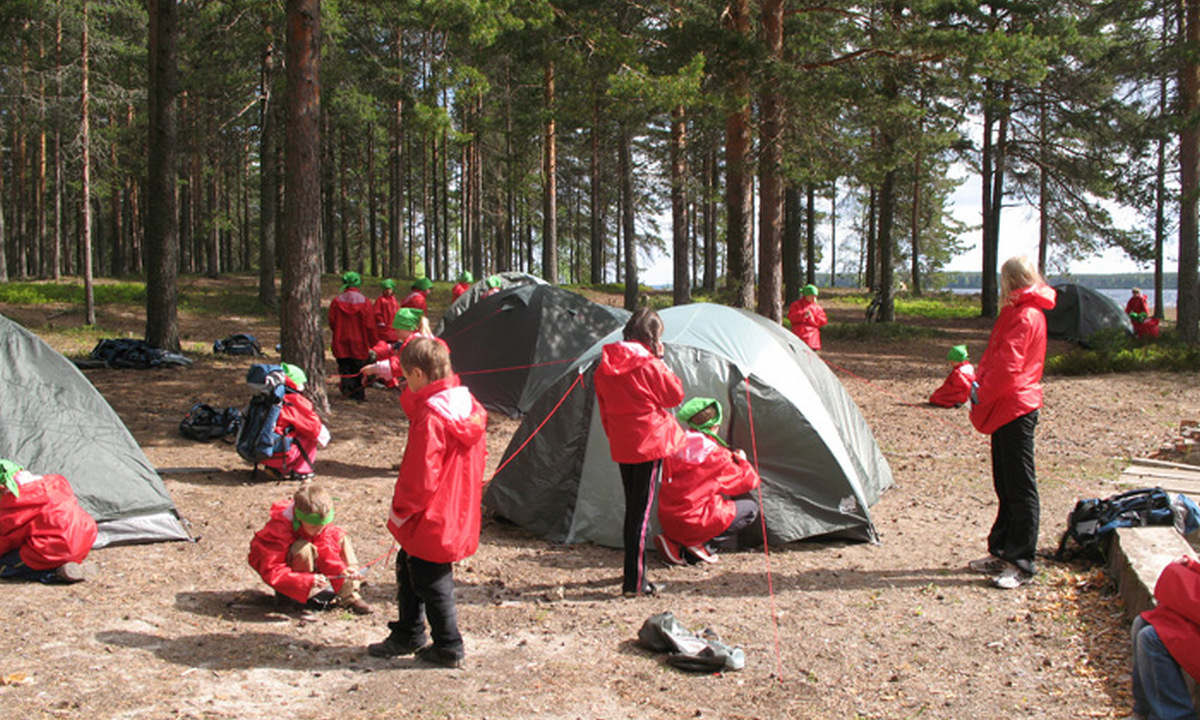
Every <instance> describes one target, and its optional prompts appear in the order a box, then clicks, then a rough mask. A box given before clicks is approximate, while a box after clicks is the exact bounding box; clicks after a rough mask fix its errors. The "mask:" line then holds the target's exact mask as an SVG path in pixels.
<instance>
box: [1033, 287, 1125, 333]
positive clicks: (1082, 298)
mask: <svg viewBox="0 0 1200 720" xmlns="http://www.w3.org/2000/svg"><path fill="white" fill-rule="evenodd" d="M1053 287H1054V292H1055V295H1056V296H1057V297H1056V299H1055V303H1054V307H1053V308H1051V309H1049V310H1045V311H1043V312H1045V313H1046V334H1047V335H1049V336H1050V337H1052V338H1055V339H1057V340H1066V341H1068V342H1074V343H1079V344H1080V345H1083V346H1084V347H1087V346H1088V341H1089V340H1090V338H1091V337H1092V335H1094V334H1095V333H1097V332H1099V331H1100V330H1105V329H1109V328H1111V329H1114V330H1119V331H1121V332H1124V333H1126V334H1128V335H1133V323H1131V322H1130V321H1129V316H1128V315H1126V314H1125V311H1124V310H1123V309H1122V308H1121V306H1119V305H1117V303H1116V301H1115V300H1113V299H1112V298H1110V297H1109V296H1107V295H1105V294H1104V293H1099V292H1096V291H1095V290H1093V289H1091V288H1089V287H1084V286H1083V285H1077V284H1075V283H1062V284H1058V285H1054V286H1053Z"/></svg>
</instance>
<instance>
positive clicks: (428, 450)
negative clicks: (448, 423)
mask: <svg viewBox="0 0 1200 720" xmlns="http://www.w3.org/2000/svg"><path fill="white" fill-rule="evenodd" d="M418 415H419V418H418V419H417V420H416V422H414V423H413V424H412V425H411V426H410V427H409V429H408V443H407V444H406V445H405V447H404V458H403V459H402V460H401V461H400V475H399V477H398V478H397V482H396V489H395V492H394V493H393V494H392V513H393V514H394V516H395V517H396V518H397V519H400V520H402V519H404V518H407V517H409V516H411V515H414V514H416V513H419V512H421V511H423V510H425V508H427V507H428V506H429V503H430V500H432V499H433V496H434V493H436V492H437V489H438V486H439V485H441V481H442V478H441V467H440V464H439V463H438V462H437V460H439V459H440V458H441V457H442V455H443V454H444V451H445V446H446V438H445V436H444V433H443V432H442V431H443V428H442V426H441V422H440V420H439V418H438V417H437V415H436V414H435V413H432V412H429V411H428V410H424V411H422V412H419V413H418Z"/></svg>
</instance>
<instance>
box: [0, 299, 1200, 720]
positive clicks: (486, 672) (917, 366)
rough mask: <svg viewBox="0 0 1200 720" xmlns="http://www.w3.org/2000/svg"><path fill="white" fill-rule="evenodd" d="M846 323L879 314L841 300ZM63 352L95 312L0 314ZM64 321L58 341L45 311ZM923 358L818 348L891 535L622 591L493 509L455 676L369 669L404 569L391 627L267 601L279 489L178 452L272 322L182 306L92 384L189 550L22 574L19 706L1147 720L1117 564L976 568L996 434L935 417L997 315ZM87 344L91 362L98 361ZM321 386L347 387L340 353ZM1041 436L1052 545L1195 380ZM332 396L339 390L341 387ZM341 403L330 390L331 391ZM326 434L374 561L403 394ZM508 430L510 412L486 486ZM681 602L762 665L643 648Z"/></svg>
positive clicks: (880, 521)
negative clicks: (872, 466) (1133, 671)
mask: <svg viewBox="0 0 1200 720" xmlns="http://www.w3.org/2000/svg"><path fill="white" fill-rule="evenodd" d="M830 310H831V316H832V320H833V321H835V322H838V321H841V322H859V321H860V318H861V311H860V310H854V309H851V308H850V307H849V306H845V307H839V306H838V305H837V303H836V301H834V302H831V303H830ZM3 311H4V312H5V314H8V315H10V316H15V317H16V318H18V319H19V320H21V321H22V322H24V323H25V324H27V325H29V326H30V327H32V328H33V329H34V330H35V331H38V332H40V333H42V334H43V336H44V337H45V338H46V339H47V340H48V341H49V342H51V344H53V345H54V346H55V347H57V348H58V349H60V350H63V351H65V352H68V353H69V352H78V351H79V350H80V348H79V347H78V341H77V340H74V339H73V337H74V336H73V335H72V334H71V333H70V332H61V330H62V329H63V327H64V326H66V327H69V326H70V325H71V324H72V323H73V322H74V323H75V324H77V320H75V319H73V318H74V315H73V314H72V313H70V312H67V313H65V314H59V315H54V313H56V312H59V311H56V310H54V309H47V308H22V307H16V308H12V307H10V308H4V309H3ZM50 315H54V317H55V327H54V328H51V327H50V326H49V325H48V324H47V323H48V317H49V316H50ZM100 322H101V324H102V326H104V327H106V328H111V329H113V330H114V331H115V332H122V333H124V332H128V333H132V334H133V335H134V336H138V335H140V331H141V327H142V320H141V318H140V313H139V312H138V310H137V309H136V308H132V309H130V308H102V311H101V319H100ZM936 325H937V327H938V334H937V335H936V337H934V338H931V339H923V340H921V341H913V342H886V343H863V342H850V341H836V342H827V347H826V349H825V351H824V352H823V353H822V356H823V357H824V358H825V359H826V360H827V361H828V362H829V363H830V365H831V366H833V367H834V368H835V370H836V371H837V372H838V375H839V377H840V378H841V379H842V382H843V383H844V384H845V386H846V388H847V389H848V390H849V392H850V394H851V396H852V397H853V398H854V399H855V401H856V402H857V403H858V404H859V406H860V407H861V409H862V411H863V413H864V415H865V416H866V418H867V420H868V422H869V423H870V425H871V427H872V428H873V430H874V432H875V434H876V438H877V440H878V441H879V443H880V445H881V447H882V448H883V450H884V452H885V454H886V455H887V457H888V459H889V461H890V463H891V465H892V469H893V471H894V473H895V477H896V486H895V487H894V488H892V489H891V490H890V491H888V492H887V493H886V494H885V495H884V497H883V499H882V500H881V501H880V502H879V503H878V504H877V505H876V506H875V507H874V508H873V509H872V513H873V517H874V520H875V523H876V525H877V527H878V529H879V531H880V533H881V537H882V540H881V543H880V544H878V545H869V544H845V543H839V542H816V541H812V542H802V543H796V544H792V545H789V546H784V547H774V548H771V551H770V554H769V555H768V556H764V555H763V554H761V553H739V554H726V555H724V556H722V558H721V561H720V562H719V563H718V564H716V565H712V566H705V567H689V568H675V567H672V568H667V567H663V566H660V565H659V564H658V563H657V561H655V560H652V561H651V562H652V567H653V571H652V572H653V575H652V577H653V578H654V579H656V580H660V581H665V582H667V583H668V587H667V589H666V591H665V593H664V594H663V595H662V596H661V597H658V598H647V599H637V600H624V599H621V598H620V574H621V570H620V563H621V556H620V553H619V552H618V551H615V550H611V549H607V548H601V547H595V546H587V545H585V546H566V547H564V546H556V545H552V544H549V543H547V542H545V541H543V540H541V539H539V538H536V537H534V536H531V535H530V534H528V533H526V532H525V531H523V530H521V529H519V528H514V527H512V526H509V525H506V524H503V523H500V522H497V521H493V520H489V521H485V526H484V529H483V539H482V544H481V546H480V549H479V552H478V553H477V554H476V555H475V556H474V557H472V558H470V559H468V560H466V561H464V562H462V563H460V564H459V566H458V567H457V570H456V579H457V587H458V604H459V610H460V625H461V628H462V630H463V632H464V635H465V636H466V641H467V652H468V657H467V661H466V664H465V667H464V668H463V669H461V670H454V671H448V670H441V669H430V668H426V667H422V666H419V665H416V664H415V663H414V661H413V660H412V659H410V658H402V659H395V660H378V659H374V658H370V657H368V656H367V655H366V653H365V646H366V645H367V644H368V643H370V642H375V641H378V640H381V639H382V638H383V637H384V636H385V635H386V634H387V627H386V623H387V621H388V620H389V619H391V618H393V617H394V614H395V612H396V610H395V600H394V593H395V579H394V575H393V569H392V566H391V565H390V564H388V565H386V566H385V562H384V561H381V562H379V563H377V564H376V565H374V566H372V568H371V570H370V571H369V574H368V576H369V579H370V583H369V584H368V585H367V587H366V588H365V590H364V594H365V596H366V599H367V600H368V601H369V602H371V603H372V604H373V605H374V606H375V608H376V613H375V614H373V615H370V616H366V617H356V616H352V615H349V614H346V613H344V612H330V613H322V614H319V615H307V614H302V613H295V612H283V611H280V610H278V609H276V607H275V606H274V604H273V603H272V602H271V601H270V598H269V596H268V594H267V590H268V588H267V587H266V586H265V585H264V584H263V583H262V582H261V581H260V580H259V578H258V577H257V575H256V574H255V573H254V572H253V571H252V570H251V569H250V567H249V566H248V565H247V564H246V560H245V558H246V551H247V545H248V542H249V539H250V536H251V535H252V534H253V533H254V532H255V531H256V530H257V529H258V528H259V527H261V525H262V524H263V523H264V522H265V520H266V516H267V508H268V507H269V506H270V504H271V502H272V501H274V500H276V499H279V498H282V497H286V496H288V495H289V494H290V493H291V492H292V491H293V490H294V488H293V486H292V485H290V484H287V483H275V482H262V481H259V482H252V481H251V479H250V473H249V471H248V468H247V466H246V465H245V464H244V463H242V462H241V461H240V459H239V458H238V457H237V456H236V453H235V452H234V450H233V448H232V446H230V445H226V444H222V443H219V442H218V443H211V444H202V443H196V442H192V441H189V440H186V439H184V438H182V437H180V436H179V434H178V432H177V429H176V426H177V423H178V421H179V419H180V418H182V416H183V414H184V413H185V412H186V410H187V409H188V407H190V406H191V405H192V404H193V403H195V402H207V403H209V404H212V405H217V406H221V407H224V406H231V405H236V406H240V405H243V404H244V403H245V400H246V396H247V393H246V390H245V387H244V385H243V384H242V378H243V376H244V370H245V367H246V361H245V360H242V359H229V358H218V357H214V356H212V355H211V353H210V352H207V351H202V350H203V349H204V348H208V347H211V343H212V341H213V340H215V339H217V338H219V337H222V336H224V335H226V334H228V333H230V332H234V331H239V330H247V331H249V332H253V333H255V334H257V335H258V336H259V337H260V339H261V340H262V344H263V346H264V347H273V346H274V344H275V342H276V339H277V336H278V331H277V329H274V328H272V327H271V321H270V320H269V319H266V318H214V317H202V316H194V315H187V314H185V315H184V316H182V317H181V327H182V329H183V334H184V337H185V345H186V347H188V348H190V349H191V352H189V354H190V355H191V356H192V357H194V358H195V359H196V360H197V362H196V364H195V365H193V366H191V367H190V368H187V369H182V370H181V369H169V370H159V371H133V370H120V371H118V370H89V371H87V375H88V377H89V378H90V379H91V380H92V382H93V383H94V384H95V385H96V386H97V388H99V389H100V391H101V392H102V393H104V395H105V396H106V397H107V398H108V399H109V401H110V402H111V403H112V404H113V406H114V408H115V409H116V410H117V412H118V413H119V414H120V415H121V417H122V418H123V419H124V420H125V422H126V423H127V425H128V427H129V429H130V430H131V432H132V433H133V434H134V436H135V437H136V438H137V440H138V442H139V443H140V444H141V445H142V447H143V448H144V449H145V451H146V453H147V455H148V456H149V458H150V460H151V461H152V462H153V463H154V464H155V465H156V466H157V467H158V468H160V469H161V471H162V474H163V476H164V478H165V482H166V485H167V488H168V489H169V491H170V493H171V495H172V497H173V498H174V500H175V502H176V504H177V505H178V508H179V512H180V514H181V515H182V516H183V517H184V518H186V520H187V521H188V522H189V523H190V526H191V531H192V532H193V534H194V535H195V537H196V541H195V542H191V543H165V544H153V545H139V546H126V547H114V548H106V549H103V550H99V551H96V552H95V553H93V555H92V557H91V560H92V562H94V564H95V566H96V575H95V577H93V578H92V579H91V580H89V581H88V582H85V583H82V584H79V585H73V586H68V587H48V586H40V585H32V584H24V583H7V584H5V585H4V586H3V588H2V589H0V617H2V618H4V619H5V620H6V627H7V633H8V641H7V643H6V648H7V651H6V652H5V653H4V661H3V664H2V665H0V716H3V717H4V718H64V717H72V718H73V717H89V718H237V719H240V720H256V719H258V718H263V719H266V718H271V719H275V718H281V717H288V718H331V717H338V718H342V719H357V718H406V717H414V718H415V717H422V718H428V717H437V718H547V719H549V718H564V719H566V718H663V719H667V718H671V719H674V718H682V717H694V718H783V717H798V718H799V717H803V718H855V719H858V718H863V719H865V718H872V719H874V718H917V717H920V718H975V719H983V718H1012V717H1031V718H1111V717H1123V716H1124V715H1125V714H1127V713H1128V711H1129V707H1130V699H1129V689H1128V686H1129V675H1128V670H1127V664H1128V661H1129V651H1128V648H1127V621H1126V620H1125V619H1124V617H1123V612H1122V608H1121V606H1120V604H1119V602H1118V601H1117V599H1116V598H1115V596H1114V595H1113V594H1112V588H1111V586H1110V583H1109V582H1108V580H1107V579H1106V578H1105V577H1104V574H1103V573H1102V572H1100V571H1098V570H1096V569H1094V568H1089V567H1086V566H1083V565H1076V566H1070V565H1063V564H1057V563H1053V562H1049V561H1045V562H1043V564H1042V566H1041V568H1042V569H1041V572H1040V573H1039V575H1038V578H1037V581H1036V582H1035V583H1034V584H1032V585H1030V586H1027V587H1024V588H1021V589H1018V590H1015V591H1008V592H1005V591H999V590H995V589H992V588H991V587H989V586H988V585H987V583H986V582H985V580H983V579H982V578H980V577H978V576H975V575H972V574H970V573H969V572H967V571H966V570H965V564H966V562H967V561H968V560H970V559H973V558H975V557H978V556H979V555H981V554H983V553H984V537H985V536H986V533H987V531H988V529H989V527H990V524H991V521H992V519H993V516H994V512H995V503H994V496H993V493H992V490H991V477H990V464H989V448H988V443H987V439H986V438H984V437H982V436H980V435H978V434H977V433H975V432H974V431H973V430H972V429H971V427H970V424H969V422H968V421H967V418H966V412H965V410H938V409H934V408H931V407H929V406H927V405H924V404H923V400H924V398H925V397H927V396H928V394H929V392H931V391H932V390H933V389H934V388H935V387H936V386H937V385H938V384H939V383H940V382H941V379H942V377H943V376H944V374H945V372H946V371H947V369H948V368H947V366H946V365H945V363H944V362H943V361H942V359H941V358H942V357H943V356H944V355H945V351H946V348H948V347H949V346H950V345H953V344H957V343H960V342H966V343H967V344H968V345H969V346H970V349H971V353H972V356H973V357H975V358H978V356H979V355H980V354H981V353H982V350H983V347H984V344H985V342H986V338H987V332H988V327H989V324H988V323H986V322H984V321H981V320H952V321H942V322H939V323H936ZM83 350H86V348H84V349H83ZM329 371H330V372H331V373H332V372H333V364H332V361H330V367H329ZM1045 384H1046V406H1045V409H1044V411H1043V413H1042V416H1041V423H1040V425H1039V428H1038V435H1037V442H1038V446H1037V458H1038V470H1039V478H1040V485H1041V491H1042V528H1041V545H1042V548H1043V550H1047V551H1048V550H1052V549H1053V546H1054V545H1055V544H1056V543H1057V540H1058V536H1059V534H1060V533H1061V532H1062V529H1063V524H1064V520H1065V517H1066V514H1067V512H1068V510H1069V509H1070V507H1071V505H1072V504H1073V502H1074V500H1075V499H1076V498H1077V497H1090V496H1099V495H1108V494H1111V493H1112V492H1115V491H1117V490H1118V486H1117V484H1116V478H1117V476H1118V474H1119V471H1120V469H1121V468H1122V467H1123V465H1124V464H1125V462H1126V461H1127V460H1128V458H1130V457H1133V456H1144V455H1150V454H1152V453H1154V452H1155V451H1156V450H1157V449H1158V447H1159V446H1160V445H1161V444H1162V443H1163V442H1166V441H1168V440H1170V439H1171V438H1172V437H1173V435H1174V428H1175V427H1176V426H1177V424H1178V422H1179V420H1180V419H1181V418H1184V417H1188V416H1192V415H1194V414H1195V408H1196V407H1197V404H1198V401H1200V389H1197V386H1196V383H1195V378H1194V377H1193V376H1192V375H1190V374H1189V375H1183V374H1179V375H1170V374H1153V373H1146V374H1131V375H1122V376H1102V377H1089V378H1062V377H1051V378H1047V380H1046V383H1045ZM331 389H332V388H331ZM332 394H333V395H335V396H336V392H334V393H332ZM332 403H333V409H332V412H331V414H330V415H329V417H328V418H327V423H328V425H329V427H330V428H331V430H332V432H333V438H334V439H333V442H332V443H331V445H330V447H329V448H327V449H326V450H325V451H324V452H323V453H322V454H321V456H320V459H319V461H318V470H319V473H320V477H319V481H320V482H322V483H324V484H326V485H327V486H328V487H329V488H330V489H331V490H332V491H333V493H334V495H335V498H336V500H337V503H338V507H337V513H338V523H339V524H341V525H343V526H344V527H346V528H347V529H348V530H349V531H350V533H351V534H352V536H353V537H354V539H355V541H356V543H357V545H358V547H359V555H360V558H361V559H363V560H364V561H367V560H372V561H373V560H376V559H378V558H381V557H384V556H386V554H387V551H388V549H389V547H390V542H391V539H390V536H389V535H388V534H387V531H386V529H385V528H384V521H385V519H386V514H387V503H388V501H389V499H390V496H391V489H392V485H393V482H394V477H395V470H396V467H397V465H398V462H399V459H400V457H401V454H402V452H403V447H404V436H405V429H406V423H405V421H403V420H402V419H401V413H400V411H399V407H398V405H397V403H396V400H395V397H394V396H393V395H390V394H387V393H385V392H382V391H374V392H372V393H371V394H370V397H369V400H368V401H367V402H366V403H364V404H354V403H351V402H349V401H345V400H343V399H341V398H340V397H334V398H333V400H332ZM516 426H517V425H516V422H515V421H513V420H509V419H507V418H503V417H499V416H495V415H493V417H492V421H491V424H490V427H489V449H490V456H489V475H490V473H491V471H492V470H493V469H494V468H495V466H496V463H497V462H498V461H499V460H500V457H501V455H502V453H503V450H504V448H505V446H506V444H507V440H508V438H509V436H510V435H511V434H512V432H513V431H514V429H515V428H516ZM664 610H670V611H672V612H673V613H674V614H675V615H676V617H677V618H679V619H680V621H681V622H682V623H683V624H684V625H686V626H687V627H689V628H692V629H694V630H699V629H701V628H704V627H711V628H713V629H714V630H716V631H717V632H718V633H719V634H720V635H721V636H722V637H723V638H724V639H725V640H726V641H727V642H728V643H730V644H733V645H737V646H739V647H741V648H742V649H743V650H744V651H745V653H746V657H747V664H746V668H745V670H743V671H741V672H731V673H725V674H715V675H689V674H685V673H682V672H680V671H677V670H675V669H672V668H671V667H670V666H668V665H667V664H666V663H665V662H664V661H663V660H662V658H661V657H659V656H655V655H653V654H652V653H649V652H647V651H645V650H643V649H641V648H639V647H638V646H637V645H636V644H635V642H634V640H635V638H636V633H637V630H638V628H639V627H640V625H641V624H642V622H643V621H644V620H645V619H646V618H647V617H649V616H650V615H652V614H654V613H657V612H661V611H664Z"/></svg>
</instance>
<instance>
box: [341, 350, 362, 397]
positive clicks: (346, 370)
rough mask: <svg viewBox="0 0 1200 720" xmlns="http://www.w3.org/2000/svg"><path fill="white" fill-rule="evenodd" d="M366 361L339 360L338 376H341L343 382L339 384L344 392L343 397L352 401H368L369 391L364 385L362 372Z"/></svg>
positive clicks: (353, 359) (356, 359)
mask: <svg viewBox="0 0 1200 720" xmlns="http://www.w3.org/2000/svg"><path fill="white" fill-rule="evenodd" d="M366 364H367V363H366V361H365V360H360V359H358V358H338V359H337V366H338V375H340V376H341V382H340V383H338V385H339V388H340V389H341V391H342V395H343V396H345V397H348V398H350V399H351V400H366V399H367V390H366V386H364V385H363V379H362V375H360V374H359V373H360V372H362V369H363V365H366Z"/></svg>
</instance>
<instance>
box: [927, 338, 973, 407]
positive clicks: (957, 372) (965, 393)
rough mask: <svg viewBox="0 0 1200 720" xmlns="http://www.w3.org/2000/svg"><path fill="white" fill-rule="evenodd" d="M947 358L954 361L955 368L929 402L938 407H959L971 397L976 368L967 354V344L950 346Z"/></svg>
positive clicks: (930, 397)
mask: <svg viewBox="0 0 1200 720" xmlns="http://www.w3.org/2000/svg"><path fill="white" fill-rule="evenodd" d="M946 360H948V361H949V362H952V363H954V369H953V370H951V371H950V374H949V375H947V376H946V379H945V381H943V382H942V384H941V386H940V387H939V388H938V389H937V390H934V391H933V394H932V395H930V396H929V404H931V405H937V406H938V407H958V406H959V405H962V404H963V403H965V402H967V401H968V400H970V399H971V383H973V382H975V368H974V367H972V366H971V361H970V360H969V359H968V356H967V346H966V345H955V346H954V347H952V348H950V352H949V353H947V355H946Z"/></svg>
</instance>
